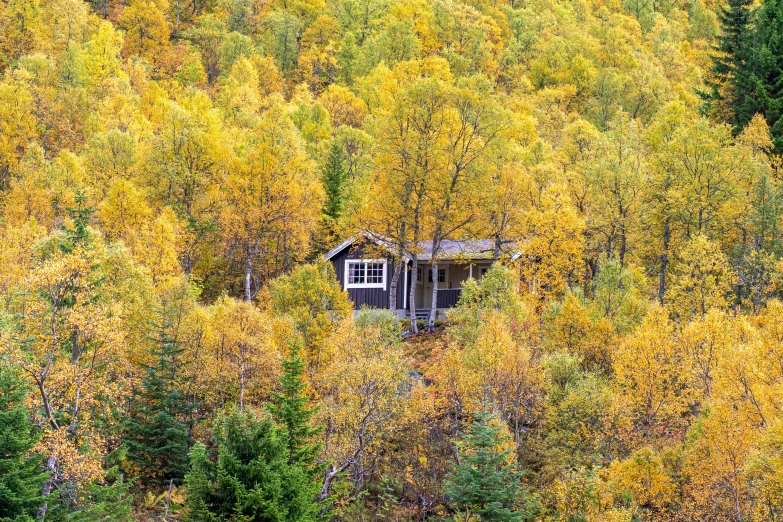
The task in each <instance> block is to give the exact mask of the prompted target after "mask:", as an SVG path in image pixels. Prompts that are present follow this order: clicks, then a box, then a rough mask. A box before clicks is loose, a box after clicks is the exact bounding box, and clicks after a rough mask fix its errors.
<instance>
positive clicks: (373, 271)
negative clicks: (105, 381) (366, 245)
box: [345, 259, 386, 289]
mask: <svg viewBox="0 0 783 522" xmlns="http://www.w3.org/2000/svg"><path fill="white" fill-rule="evenodd" d="M345 288H346V289H348V288H386V260H385V259H346V260H345Z"/></svg>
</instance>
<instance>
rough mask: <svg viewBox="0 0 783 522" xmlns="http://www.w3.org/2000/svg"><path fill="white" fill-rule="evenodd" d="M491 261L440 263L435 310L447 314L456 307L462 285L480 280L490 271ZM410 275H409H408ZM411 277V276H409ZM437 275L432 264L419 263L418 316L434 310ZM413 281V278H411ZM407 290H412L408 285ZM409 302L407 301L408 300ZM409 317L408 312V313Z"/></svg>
mask: <svg viewBox="0 0 783 522" xmlns="http://www.w3.org/2000/svg"><path fill="white" fill-rule="evenodd" d="M490 266H491V261H483V260H482V261H463V262H457V261H440V262H439V263H438V274H437V282H438V301H437V303H436V306H435V308H437V309H438V311H439V312H441V311H442V312H445V311H446V310H448V309H449V308H453V307H454V306H456V304H457V302H458V301H459V296H460V294H461V293H462V285H463V283H465V281H467V280H468V279H470V278H475V279H480V278H481V276H483V275H484V273H486V271H487V270H489V268H490ZM406 275H409V274H406ZM409 277H410V275H409ZM434 277H435V275H434V274H433V273H432V264H431V263H429V262H419V266H418V271H417V277H416V289H415V291H414V304H415V305H416V309H417V314H416V315H417V316H424V315H429V311H430V310H431V309H432V288H433V286H434V282H433V279H434ZM411 279H412V278H411ZM405 286H406V288H410V287H409V285H408V284H406V285H405ZM406 301H407V300H406ZM406 315H407V311H406Z"/></svg>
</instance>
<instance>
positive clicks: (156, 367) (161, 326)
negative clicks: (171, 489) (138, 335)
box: [125, 311, 195, 485]
mask: <svg viewBox="0 0 783 522" xmlns="http://www.w3.org/2000/svg"><path fill="white" fill-rule="evenodd" d="M159 315H160V317H161V320H160V322H159V323H158V324H155V325H153V326H154V328H155V330H156V333H155V335H154V337H152V338H151V339H150V340H151V341H152V343H153V348H152V350H151V354H152V355H153V357H154V359H155V362H154V363H153V364H152V365H150V366H149V367H147V368H146V375H145V376H144V378H143V379H142V383H141V390H139V391H137V392H135V393H134V396H133V412H132V414H131V416H130V418H129V419H128V421H127V423H126V433H127V434H126V437H125V442H126V445H127V448H128V460H130V461H131V462H133V463H135V464H136V465H137V466H138V467H139V468H140V469H141V471H142V474H141V479H142V482H144V483H148V484H160V485H166V484H168V483H169V481H170V480H173V481H174V483H175V484H181V483H182V481H183V479H184V477H185V473H186V472H187V470H188V464H189V461H188V449H189V448H190V446H191V442H192V439H191V436H190V428H191V426H192V422H193V420H192V418H191V417H192V413H193V409H194V407H195V405H194V404H193V403H192V402H190V401H188V399H187V398H186V397H185V396H184V394H183V393H182V391H181V390H180V387H181V383H178V382H177V370H178V367H179V364H180V363H179V355H180V353H181V352H182V350H181V349H180V348H179V347H178V346H177V343H176V342H175V341H174V339H172V337H171V335H170V330H171V323H170V322H168V321H167V320H166V319H165V318H164V315H165V313H164V312H163V311H161V312H159Z"/></svg>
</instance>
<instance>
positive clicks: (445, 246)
mask: <svg viewBox="0 0 783 522" xmlns="http://www.w3.org/2000/svg"><path fill="white" fill-rule="evenodd" d="M359 240H365V241H370V242H373V243H375V244H376V245H378V246H379V247H381V248H382V249H384V250H387V251H389V252H391V251H392V250H393V249H394V247H395V246H394V243H393V242H392V241H391V240H389V239H387V238H385V237H383V236H379V235H377V234H372V233H369V232H360V233H358V234H355V235H353V236H351V237H349V238H348V239H346V240H345V241H343V242H342V243H340V244H339V245H337V246H336V247H334V248H333V249H331V250H330V251H329V252H327V253H326V254H324V259H326V260H329V259H332V258H333V257H335V256H336V255H338V254H339V253H340V252H342V251H343V250H345V249H346V248H348V247H350V246H351V245H353V244H354V243H356V242H357V241H359ZM494 249H495V242H494V241H493V240H491V239H470V240H466V241H454V240H450V239H444V240H443V241H441V244H440V252H439V253H438V259H439V260H442V261H459V260H464V261H471V260H487V261H491V260H492V259H494V257H495V255H494ZM418 250H419V252H418V254H419V256H418V257H419V261H431V260H432V241H421V242H419V248H418ZM404 257H405V258H406V259H410V256H409V255H406V256H404Z"/></svg>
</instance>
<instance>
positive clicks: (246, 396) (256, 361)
mask: <svg viewBox="0 0 783 522" xmlns="http://www.w3.org/2000/svg"><path fill="white" fill-rule="evenodd" d="M202 313H203V316H202V318H201V320H199V321H198V322H199V323H201V324H200V325H199V326H200V327H201V328H203V331H202V337H201V339H200V344H194V345H192V348H191V349H192V350H194V351H193V352H191V353H190V354H189V357H191V358H192V359H193V360H194V362H196V364H195V366H194V367H193V368H192V371H195V372H196V373H194V374H193V375H192V378H193V384H194V386H195V390H194V391H196V392H197V393H198V394H199V396H200V397H203V400H204V401H205V402H206V405H207V406H208V407H209V408H210V409H212V410H214V411H217V410H219V409H220V408H221V407H222V406H223V405H225V404H236V405H238V406H239V407H240V408H242V407H243V406H244V405H246V404H253V405H258V404H260V403H261V402H262V401H263V400H266V399H267V398H268V395H269V392H270V391H271V390H272V389H274V386H275V384H276V378H277V375H278V373H279V369H280V362H279V355H280V353H281V351H280V347H279V346H277V345H276V343H275V342H274V334H273V329H274V327H275V323H274V321H273V320H272V318H271V317H269V316H268V315H267V314H265V313H263V312H262V311H260V310H259V309H258V308H256V307H255V305H253V304H252V303H248V302H244V301H238V300H236V299H232V298H230V297H227V296H221V297H220V298H219V299H218V300H217V302H216V303H215V304H214V305H212V306H209V307H206V308H205V309H203V311H202Z"/></svg>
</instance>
